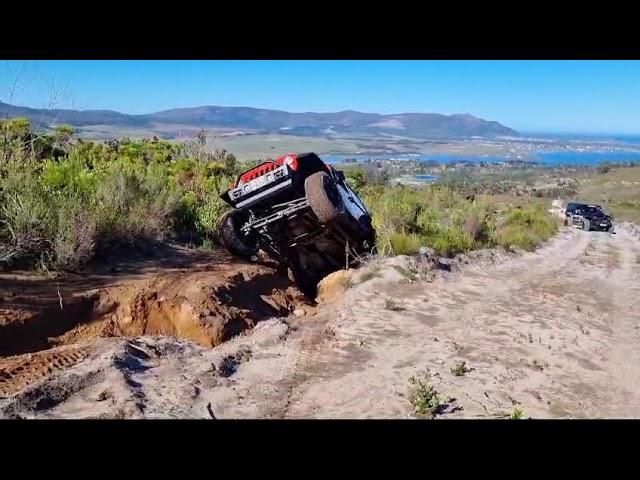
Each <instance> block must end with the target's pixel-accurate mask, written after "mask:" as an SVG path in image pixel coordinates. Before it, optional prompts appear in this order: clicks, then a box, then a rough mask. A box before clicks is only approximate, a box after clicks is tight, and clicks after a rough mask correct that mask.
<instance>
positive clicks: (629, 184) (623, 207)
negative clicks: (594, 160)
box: [577, 166, 640, 224]
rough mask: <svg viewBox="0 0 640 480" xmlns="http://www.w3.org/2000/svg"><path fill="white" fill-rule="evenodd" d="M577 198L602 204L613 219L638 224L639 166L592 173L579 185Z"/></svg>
mask: <svg viewBox="0 0 640 480" xmlns="http://www.w3.org/2000/svg"><path fill="white" fill-rule="evenodd" d="M577 198H578V199H580V200H585V201H589V202H594V203H599V204H601V205H603V206H604V207H605V208H606V209H607V210H609V211H610V212H611V213H612V214H613V216H614V219H615V220H626V221H629V222H633V223H637V224H640V166H638V167H629V168H614V169H612V170H610V171H609V172H607V173H605V174H601V175H594V176H593V177H591V178H590V179H588V180H586V181H584V182H583V183H582V184H581V185H580V187H579V188H578V194H577Z"/></svg>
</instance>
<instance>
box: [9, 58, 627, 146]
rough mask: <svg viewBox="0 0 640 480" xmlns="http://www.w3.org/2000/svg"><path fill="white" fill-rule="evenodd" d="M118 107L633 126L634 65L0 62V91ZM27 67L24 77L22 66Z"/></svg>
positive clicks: (31, 99)
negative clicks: (14, 89) (57, 90)
mask: <svg viewBox="0 0 640 480" xmlns="http://www.w3.org/2000/svg"><path fill="white" fill-rule="evenodd" d="M21 68H22V69H23V70H22V72H23V75H22V76H23V77H25V78H28V80H29V81H28V82H26V84H25V85H23V88H21V89H20V90H19V91H18V93H17V95H16V96H15V98H14V103H16V104H20V105H27V106H33V107H42V106H44V104H45V103H46V101H47V97H48V94H49V91H50V90H51V84H52V83H53V84H55V85H58V86H63V87H64V90H65V92H66V93H67V94H68V96H67V97H66V98H65V99H64V101H63V102H62V106H63V107H70V108H79V109H109V110H117V111H120V112H125V113H150V112H154V111H158V110H163V109H168V108H176V107H191V106H199V105H225V106H251V107H259V108H270V109H280V110H287V111H293V112H304V111H314V112H331V111H339V110H359V111H363V112H379V113H400V112H438V113H444V114H451V113H471V114H473V115H477V116H479V117H482V118H485V119H488V120H497V121H499V122H501V123H503V124H505V125H508V126H510V127H512V128H515V129H516V130H519V131H523V132H535V131H538V132H569V133H606V134H611V133H617V134H640V114H639V112H640V61H560V60H556V61H504V60H494V61H479V60H477V61H319V60H315V61H267V60H264V61H144V60H143V61H104V60H103V61H84V60H73V61H29V62H26V63H25V62H15V61H0V99H1V100H3V101H7V100H8V98H7V96H8V91H9V88H8V85H10V84H12V81H13V79H14V78H15V77H16V74H17V72H19V71H20V69H21ZM25 72H26V73H25Z"/></svg>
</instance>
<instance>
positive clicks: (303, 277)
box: [289, 263, 321, 301]
mask: <svg viewBox="0 0 640 480" xmlns="http://www.w3.org/2000/svg"><path fill="white" fill-rule="evenodd" d="M289 278H290V279H291V281H292V282H293V283H294V284H295V285H296V287H298V290H300V291H301V292H302V293H303V294H304V295H305V296H306V297H307V298H308V299H309V300H312V301H315V299H316V296H317V294H318V283H319V282H320V280H321V278H320V277H319V276H318V275H316V274H315V273H313V272H311V271H309V270H306V269H304V268H302V267H301V266H300V265H299V264H297V263H292V264H290V265H289Z"/></svg>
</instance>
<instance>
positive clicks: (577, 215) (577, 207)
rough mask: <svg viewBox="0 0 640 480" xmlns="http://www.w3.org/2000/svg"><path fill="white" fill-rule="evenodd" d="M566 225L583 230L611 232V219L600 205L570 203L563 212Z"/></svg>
mask: <svg viewBox="0 0 640 480" xmlns="http://www.w3.org/2000/svg"><path fill="white" fill-rule="evenodd" d="M565 215H566V224H567V225H569V226H571V225H578V226H580V227H581V228H582V229H583V230H587V231H589V230H602V231H605V232H613V217H612V216H611V215H607V214H606V213H605V212H604V210H603V208H602V207H601V206H600V205H594V204H589V203H578V202H570V203H568V204H567V208H566V210H565Z"/></svg>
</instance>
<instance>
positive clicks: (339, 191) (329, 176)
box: [218, 153, 375, 297]
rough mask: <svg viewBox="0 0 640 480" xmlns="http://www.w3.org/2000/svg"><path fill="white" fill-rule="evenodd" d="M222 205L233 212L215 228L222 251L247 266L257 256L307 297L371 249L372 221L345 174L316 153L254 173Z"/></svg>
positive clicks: (292, 157) (284, 160)
mask: <svg viewBox="0 0 640 480" xmlns="http://www.w3.org/2000/svg"><path fill="white" fill-rule="evenodd" d="M221 198H222V199H223V200H224V201H225V202H226V203H228V204H229V205H231V206H232V207H234V209H233V210H231V211H229V212H227V213H226V214H225V215H224V216H223V217H222V218H221V220H220V223H219V227H218V234H219V237H220V239H221V240H222V243H223V244H224V246H225V247H226V249H227V250H228V251H229V252H231V253H232V254H234V255H237V256H240V257H244V258H251V257H254V256H255V255H256V254H257V252H258V250H260V249H262V250H263V251H264V252H265V253H267V254H268V255H269V256H270V257H272V258H273V259H275V260H277V261H279V262H280V263H282V264H284V265H286V266H287V267H288V268H289V269H290V271H291V274H292V276H293V278H294V280H295V281H296V283H297V284H298V285H299V286H300V288H301V290H302V291H303V292H304V293H305V294H307V295H309V296H311V297H313V296H315V290H316V287H317V283H318V281H319V280H321V279H322V277H324V276H325V275H327V274H328V273H331V272H332V271H335V270H339V269H340V268H343V267H345V266H348V265H354V264H355V263H357V262H358V261H359V260H360V259H361V258H362V257H363V256H365V255H366V254H368V253H370V252H371V251H372V249H373V246H374V244H375V230H374V228H373V226H372V224H371V216H370V215H369V213H368V211H367V209H366V207H365V205H364V203H363V202H362V200H360V198H358V196H357V195H356V194H355V192H354V191H353V190H352V189H351V188H350V187H349V185H347V182H346V180H345V176H344V173H343V172H340V171H337V170H335V169H334V168H333V167H331V166H330V165H327V164H325V163H324V162H323V161H322V160H321V159H320V158H319V157H318V156H317V155H316V154H314V153H304V154H289V155H284V156H282V157H279V158H277V159H275V160H273V161H267V162H265V163H263V164H261V165H258V166H257V167H254V168H252V169H250V170H248V171H246V172H244V173H243V174H241V175H240V176H239V178H238V180H237V181H236V182H235V183H234V185H233V186H232V188H231V189H230V190H228V191H226V192H224V193H223V194H222V195H221Z"/></svg>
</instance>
